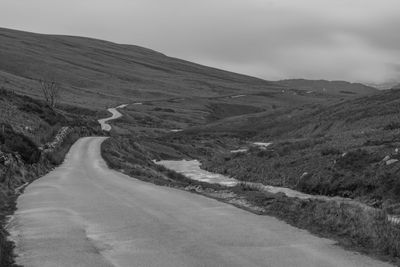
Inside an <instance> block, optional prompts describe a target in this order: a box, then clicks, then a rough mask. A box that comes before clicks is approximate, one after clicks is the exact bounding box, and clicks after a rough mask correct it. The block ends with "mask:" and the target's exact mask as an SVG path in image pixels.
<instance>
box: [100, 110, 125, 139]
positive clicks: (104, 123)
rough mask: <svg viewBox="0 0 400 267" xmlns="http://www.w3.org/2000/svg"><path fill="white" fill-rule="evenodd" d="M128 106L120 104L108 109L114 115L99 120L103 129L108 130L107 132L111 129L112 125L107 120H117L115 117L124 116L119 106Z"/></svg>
mask: <svg viewBox="0 0 400 267" xmlns="http://www.w3.org/2000/svg"><path fill="white" fill-rule="evenodd" d="M126 106H127V105H119V106H118V107H116V108H109V109H107V110H108V111H109V112H110V113H111V114H112V115H111V117H108V118H105V119H100V120H98V122H99V123H100V126H101V129H102V130H103V131H107V132H109V131H111V125H110V124H108V123H107V122H108V121H110V120H115V119H118V118H120V117H122V114H121V113H120V112H119V111H118V110H117V108H124V107H126Z"/></svg>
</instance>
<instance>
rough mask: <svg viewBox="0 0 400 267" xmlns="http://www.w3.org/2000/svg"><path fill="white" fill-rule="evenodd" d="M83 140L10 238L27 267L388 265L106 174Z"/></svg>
mask: <svg viewBox="0 0 400 267" xmlns="http://www.w3.org/2000/svg"><path fill="white" fill-rule="evenodd" d="M104 139H105V138H104V137H86V138H82V139H79V140H78V141H77V142H76V143H75V144H74V145H73V146H72V148H71V150H70V152H69V153H68V154H67V157H66V160H65V162H64V163H63V164H62V165H61V166H60V167H58V168H56V169H55V170H54V171H52V172H51V173H49V174H48V175H46V176H44V177H42V178H40V179H39V180H36V181H34V182H33V183H31V184H30V185H29V186H28V187H27V188H26V190H25V193H24V194H23V195H21V196H20V197H19V199H18V203H17V211H16V213H15V215H14V217H13V218H12V220H11V221H10V224H9V226H8V229H9V231H10V233H11V237H12V239H13V240H14V241H15V242H16V253H17V255H18V257H17V259H16V261H17V263H18V264H21V265H23V266H38V267H39V266H40V267H47V266H48V267H54V266H57V267H62V266H93V267H100V266H129V267H131V266H163V267H168V266H171V267H179V266H230V267H231V266H248V267H250V266H274V267H275V266H282V267H287V266H307V267H309V266H318V267H321V266H374V267H376V266H389V265H388V264H385V263H382V262H378V261H376V260H373V259H370V258H368V257H366V256H362V255H358V254H356V253H353V252H349V251H345V250H343V249H341V248H339V247H337V246H336V245H334V242H333V241H330V240H328V239H322V238H318V237H315V236H313V235H311V234H309V233H307V232H306V231H303V230H299V229H297V228H294V227H291V226H289V225H287V224H285V223H283V222H281V221H279V220H277V219H275V218H272V217H268V216H258V215H254V214H252V213H249V212H246V211H244V210H241V209H237V208H235V207H233V206H230V205H227V204H224V203H221V202H218V201H216V200H213V199H209V198H206V197H203V196H199V195H196V194H192V193H188V192H185V191H181V190H177V189H173V188H168V187H161V186H155V185H153V184H150V183H145V182H142V181H139V180H136V179H133V178H131V177H128V176H126V175H124V174H121V173H118V172H116V171H113V170H110V169H108V167H107V166H106V164H105V162H104V161H103V159H102V158H101V155H100V145H101V143H102V142H103V141H104Z"/></svg>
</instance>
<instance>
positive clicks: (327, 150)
mask: <svg viewBox="0 0 400 267" xmlns="http://www.w3.org/2000/svg"><path fill="white" fill-rule="evenodd" d="M339 154H342V152H341V151H340V150H339V149H337V148H334V147H325V148H323V149H322V150H321V155H322V156H328V155H339Z"/></svg>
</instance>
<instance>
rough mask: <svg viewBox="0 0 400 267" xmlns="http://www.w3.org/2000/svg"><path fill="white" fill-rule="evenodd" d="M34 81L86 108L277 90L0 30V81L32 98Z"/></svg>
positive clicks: (138, 54)
mask: <svg viewBox="0 0 400 267" xmlns="http://www.w3.org/2000/svg"><path fill="white" fill-rule="evenodd" d="M38 79H53V80H56V81H58V82H59V83H60V84H61V85H62V87H63V91H64V94H65V96H66V97H65V101H66V102H72V103H79V104H90V105H99V104H105V103H113V102H118V103H121V102H126V100H127V99H131V100H137V99H156V98H167V97H176V96H218V95H230V94H231V95H232V94H241V93H243V92H252V91H269V90H276V89H277V88H279V87H280V86H279V85H275V84H273V83H271V82H268V81H264V80H261V79H257V78H253V77H249V76H245V75H241V74H236V73H231V72H227V71H222V70H218V69H214V68H210V67H206V66H201V65H198V64H195V63H190V62H187V61H183V60H180V59H176V58H171V57H168V56H165V55H163V54H161V53H158V52H155V51H152V50H150V49H146V48H142V47H138V46H133V45H120V44H115V43H111V42H106V41H101V40H95V39H89V38H82V37H71V36H56V35H42V34H34V33H27V32H21V31H15V30H9V29H4V28H0V83H1V82H3V83H6V84H7V85H8V87H11V89H15V90H18V91H23V93H26V94H29V95H33V96H37V95H38V92H37V91H36V90H35V87H36V86H37V85H38V84H37V80H38Z"/></svg>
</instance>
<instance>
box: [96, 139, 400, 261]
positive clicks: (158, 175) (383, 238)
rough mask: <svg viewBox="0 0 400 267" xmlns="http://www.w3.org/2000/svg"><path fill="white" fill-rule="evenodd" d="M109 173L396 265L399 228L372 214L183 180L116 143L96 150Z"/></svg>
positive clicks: (133, 145) (129, 143)
mask: <svg viewBox="0 0 400 267" xmlns="http://www.w3.org/2000/svg"><path fill="white" fill-rule="evenodd" d="M102 155H103V158H104V159H105V160H106V162H107V163H108V165H109V167H111V168H113V169H116V170H119V171H121V172H123V173H126V174H128V175H130V176H132V177H134V178H137V179H141V180H144V181H146V182H151V183H154V184H157V185H163V186H172V187H176V188H180V189H183V190H187V191H192V192H195V193H198V194H202V195H205V196H207V197H211V198H214V199H217V200H219V201H222V202H225V203H229V204H232V205H235V206H237V207H239V208H243V209H246V210H248V211H251V212H254V213H256V214H260V215H270V216H274V217H277V218H279V219H281V220H283V221H285V222H287V223H289V224H291V225H293V226H295V227H298V228H302V229H306V230H308V231H310V232H311V233H314V234H317V235H319V236H322V237H326V238H331V239H334V240H336V241H337V242H338V243H339V244H340V245H342V246H344V247H346V248H349V249H352V250H356V251H360V252H362V253H365V254H368V255H373V256H376V257H378V258H380V259H383V260H387V261H391V262H394V263H396V264H400V259H399V256H400V227H399V226H396V225H393V224H391V223H390V222H389V221H388V220H387V214H386V213H385V212H383V211H381V210H378V209H372V208H370V209H366V208H364V207H361V206H359V205H356V204H351V203H339V202H335V201H322V200H303V199H298V198H290V197H287V196H285V195H284V194H282V193H278V194H273V193H268V192H264V191H260V190H258V189H257V188H254V187H249V186H247V185H238V186H235V187H233V188H232V187H231V188H228V187H224V186H220V185H212V184H208V183H202V182H197V181H193V180H191V179H188V178H187V177H185V176H183V175H181V174H179V173H176V172H174V171H171V170H168V169H165V168H164V167H161V166H158V165H155V164H154V163H153V162H152V161H151V158H152V155H150V154H149V153H148V152H147V151H146V150H145V149H144V148H143V147H142V146H141V145H140V143H139V142H137V141H135V140H132V139H130V138H123V137H116V138H110V139H108V140H106V141H105V142H104V143H103V145H102Z"/></svg>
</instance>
